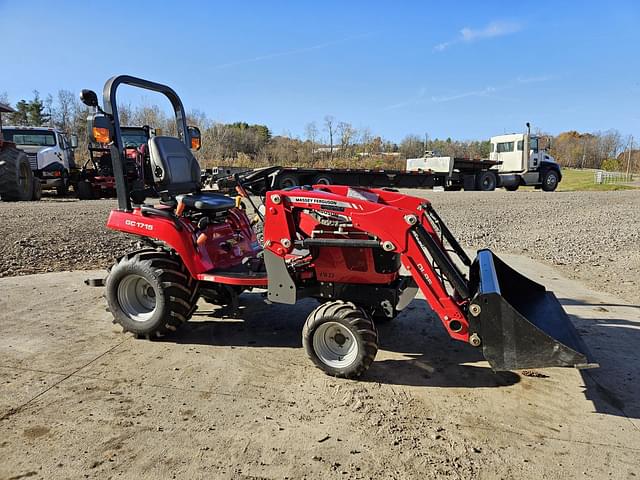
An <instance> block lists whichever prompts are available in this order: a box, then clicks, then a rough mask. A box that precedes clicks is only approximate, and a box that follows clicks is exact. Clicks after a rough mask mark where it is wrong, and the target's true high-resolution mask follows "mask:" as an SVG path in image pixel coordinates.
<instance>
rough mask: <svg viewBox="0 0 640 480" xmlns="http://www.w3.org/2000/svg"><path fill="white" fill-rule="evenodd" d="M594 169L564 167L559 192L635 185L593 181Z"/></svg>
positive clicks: (630, 188)
mask: <svg viewBox="0 0 640 480" xmlns="http://www.w3.org/2000/svg"><path fill="white" fill-rule="evenodd" d="M593 175H594V172H593V170H579V169H575V168H563V169H562V181H561V182H560V184H559V185H558V191H559V192H577V191H612V190H632V189H633V188H635V187H632V186H629V185H624V184H622V183H603V184H596V183H593Z"/></svg>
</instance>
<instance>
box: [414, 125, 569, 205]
mask: <svg viewBox="0 0 640 480" xmlns="http://www.w3.org/2000/svg"><path fill="white" fill-rule="evenodd" d="M489 161H490V162H492V163H493V165H492V166H490V167H489V169H488V170H487V171H483V172H478V173H476V174H475V175H474V180H473V181H472V180H471V178H470V177H469V174H468V173H467V169H466V168H465V167H466V163H465V162H462V161H461V159H458V158H454V157H440V156H434V155H425V156H424V157H422V158H409V159H407V171H425V172H428V171H431V172H436V173H441V174H445V175H446V176H447V180H446V182H445V189H450V190H459V189H460V188H463V187H464V189H465V190H471V189H476V190H485V191H488V190H494V189H495V188H496V187H504V188H505V189H506V190H510V191H514V190H517V189H518V188H519V187H520V186H533V187H536V188H541V189H542V190H544V191H547V192H552V191H553V190H555V189H556V188H557V187H558V183H560V180H562V172H561V170H560V165H559V164H558V162H556V160H555V159H554V158H553V157H552V156H551V155H549V154H548V153H547V151H546V150H545V148H543V146H542V145H541V138H540V137H537V136H535V135H531V130H530V125H529V124H528V123H527V132H526V133H512V134H507V135H497V136H495V137H491V151H490V153H489ZM467 177H468V178H467Z"/></svg>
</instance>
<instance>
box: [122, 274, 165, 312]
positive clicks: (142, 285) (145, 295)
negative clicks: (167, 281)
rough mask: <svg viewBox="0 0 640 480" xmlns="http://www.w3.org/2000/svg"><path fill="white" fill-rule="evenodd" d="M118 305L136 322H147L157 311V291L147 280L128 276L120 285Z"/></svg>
mask: <svg viewBox="0 0 640 480" xmlns="http://www.w3.org/2000/svg"><path fill="white" fill-rule="evenodd" d="M118 303H119V304H120V308H121V309H122V311H123V312H124V313H125V314H126V315H127V316H128V317H129V318H130V319H131V320H134V321H136V322H146V321H147V320H149V319H150V318H151V317H152V316H153V314H154V312H155V310H156V291H155V289H154V288H153V286H152V285H151V284H150V283H149V282H148V281H147V279H146V278H144V277H142V276H140V275H128V276H126V277H125V278H123V279H122V280H121V281H120V283H119V284H118Z"/></svg>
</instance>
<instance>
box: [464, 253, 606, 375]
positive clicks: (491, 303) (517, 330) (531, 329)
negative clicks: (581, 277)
mask: <svg viewBox="0 0 640 480" xmlns="http://www.w3.org/2000/svg"><path fill="white" fill-rule="evenodd" d="M469 285H470V289H471V292H472V300H471V303H470V306H469V312H470V315H469V319H470V324H471V327H472V329H473V328H475V329H477V332H478V334H479V336H480V339H481V342H482V343H481V344H482V348H483V353H484V357H485V358H486V359H487V361H488V362H489V364H490V365H491V367H492V368H493V369H494V370H519V369H525V368H543V367H565V366H570V367H576V368H589V367H596V366H597V364H590V363H589V362H588V359H587V350H586V346H585V345H584V342H583V341H582V339H581V338H580V336H579V335H578V332H577V331H576V330H575V328H574V327H573V324H572V323H571V320H570V319H569V317H568V316H567V314H566V312H565V311H564V309H563V308H562V306H561V305H560V302H559V301H558V299H557V298H556V296H555V295H554V294H553V292H548V291H546V289H545V288H544V287H543V286H542V285H540V284H538V283H536V282H534V281H532V280H529V279H528V278H527V277H525V276H524V275H522V274H520V273H518V272H516V271H515V270H514V269H512V268H511V267H509V266H508V265H507V264H506V263H504V262H503V261H502V260H500V259H499V258H498V257H497V256H495V255H494V254H493V252H491V251H490V250H480V251H479V252H478V256H477V258H476V259H475V261H474V262H473V264H472V265H471V270H470V282H469ZM478 306H479V307H480V308H479V309H478V308H477V307H478Z"/></svg>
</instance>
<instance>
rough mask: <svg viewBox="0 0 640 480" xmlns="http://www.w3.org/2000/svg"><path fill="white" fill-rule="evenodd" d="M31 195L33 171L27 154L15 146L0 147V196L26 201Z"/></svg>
mask: <svg viewBox="0 0 640 480" xmlns="http://www.w3.org/2000/svg"><path fill="white" fill-rule="evenodd" d="M32 197H33V171H32V170H31V165H29V159H28V158H27V155H26V154H25V153H24V152H23V151H22V150H18V149H17V148H13V147H5V148H2V149H0V198H2V200H4V201H5V202H15V201H21V202H27V201H29V200H31V198H32Z"/></svg>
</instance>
